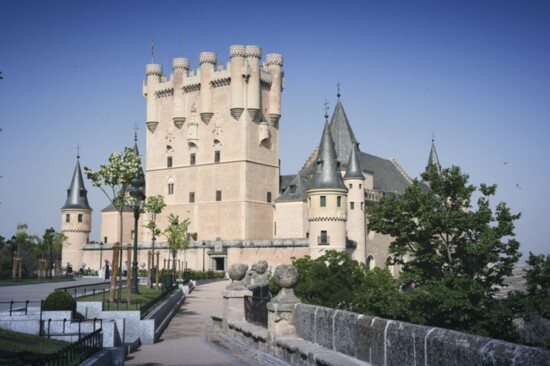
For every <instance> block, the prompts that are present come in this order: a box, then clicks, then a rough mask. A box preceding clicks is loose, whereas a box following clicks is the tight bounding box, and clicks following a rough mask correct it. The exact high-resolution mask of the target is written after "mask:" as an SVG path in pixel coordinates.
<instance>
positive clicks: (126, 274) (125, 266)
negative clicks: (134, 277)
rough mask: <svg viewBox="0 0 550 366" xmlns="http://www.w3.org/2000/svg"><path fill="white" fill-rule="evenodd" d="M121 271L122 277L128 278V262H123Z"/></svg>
mask: <svg viewBox="0 0 550 366" xmlns="http://www.w3.org/2000/svg"><path fill="white" fill-rule="evenodd" d="M122 270H123V271H124V277H128V262H124V265H123V266H122Z"/></svg>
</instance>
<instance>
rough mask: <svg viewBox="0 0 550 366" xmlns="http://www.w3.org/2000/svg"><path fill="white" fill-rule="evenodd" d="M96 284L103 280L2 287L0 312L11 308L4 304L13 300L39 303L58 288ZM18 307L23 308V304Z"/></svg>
mask: <svg viewBox="0 0 550 366" xmlns="http://www.w3.org/2000/svg"><path fill="white" fill-rule="evenodd" d="M95 283H102V280H101V279H99V278H77V279H75V280H74V281H63V282H50V283H38V284H32V285H16V286H2V287H0V311H6V310H9V308H10V306H9V304H4V302H10V301H11V300H13V301H23V302H24V301H26V300H29V301H36V302H39V301H40V300H44V299H45V298H46V297H47V296H48V295H49V294H50V293H51V292H53V291H54V290H55V289H56V288H59V287H67V286H78V285H91V284H95ZM18 305H19V306H22V305H23V304H18ZM30 306H38V304H37V303H35V304H30Z"/></svg>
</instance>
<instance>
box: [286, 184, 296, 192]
mask: <svg viewBox="0 0 550 366" xmlns="http://www.w3.org/2000/svg"><path fill="white" fill-rule="evenodd" d="M288 193H290V194H295V193H296V185H295V184H291V185H290V187H289V188H288Z"/></svg>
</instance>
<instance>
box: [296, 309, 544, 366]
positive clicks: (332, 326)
mask: <svg viewBox="0 0 550 366" xmlns="http://www.w3.org/2000/svg"><path fill="white" fill-rule="evenodd" d="M294 321H295V326H296V336H297V337H300V338H302V339H304V340H306V341H309V342H312V343H315V344H319V345H321V346H323V347H325V348H327V349H329V350H332V351H336V352H339V353H343V354H345V355H348V356H351V357H354V358H357V359H359V360H361V361H365V362H368V363H370V364H372V365H388V366H389V365H457V366H459V365H512V364H513V365H550V351H548V350H545V349H541V348H534V347H527V346H522V345H518V344H514V343H509V342H504V341H500V340H496V339H491V338H486V337H480V336H475V335H471V334H465V333H460V332H456V331H452V330H448V329H441V328H430V327H425V326H421V325H415V324H410V323H405V322H400V321H394V320H387V319H381V318H377V317H371V316H366V315H359V314H355V313H350V312H347V311H342V310H336V309H330V308H325V307H321V306H314V305H308V304H298V305H297V307H296V311H295V314H294Z"/></svg>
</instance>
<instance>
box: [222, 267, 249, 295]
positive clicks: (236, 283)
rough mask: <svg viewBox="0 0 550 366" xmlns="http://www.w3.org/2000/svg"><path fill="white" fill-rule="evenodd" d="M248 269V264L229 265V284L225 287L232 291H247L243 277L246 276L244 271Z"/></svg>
mask: <svg viewBox="0 0 550 366" xmlns="http://www.w3.org/2000/svg"><path fill="white" fill-rule="evenodd" d="M247 270H248V264H244V263H235V264H233V265H231V266H230V267H229V270H228V271H227V272H228V274H229V278H231V280H232V281H231V284H230V285H229V286H227V287H226V290H233V291H248V289H247V288H246V286H245V285H244V283H243V279H244V277H245V276H246V271H247Z"/></svg>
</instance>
